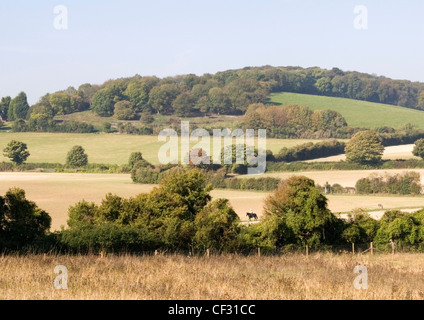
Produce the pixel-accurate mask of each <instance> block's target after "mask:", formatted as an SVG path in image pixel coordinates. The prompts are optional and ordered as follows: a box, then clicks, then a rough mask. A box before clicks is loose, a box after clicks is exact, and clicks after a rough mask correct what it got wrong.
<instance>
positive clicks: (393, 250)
mask: <svg viewBox="0 0 424 320" xmlns="http://www.w3.org/2000/svg"><path fill="white" fill-rule="evenodd" d="M390 242H391V244H392V254H393V255H394V254H395V243H394V241H393V240H390Z"/></svg>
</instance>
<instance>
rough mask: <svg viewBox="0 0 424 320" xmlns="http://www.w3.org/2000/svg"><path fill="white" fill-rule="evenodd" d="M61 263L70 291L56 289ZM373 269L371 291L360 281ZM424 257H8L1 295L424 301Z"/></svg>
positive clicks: (0, 270) (2, 267)
mask: <svg viewBox="0 0 424 320" xmlns="http://www.w3.org/2000/svg"><path fill="white" fill-rule="evenodd" d="M56 265H65V266H66V267H67V268H68V271H69V276H68V290H56V289H54V286H53V282H54V279H55V277H56V276H57V275H56V274H54V273H53V269H54V267H55V266H56ZM357 265H365V266H366V267H367V268H368V290H357V289H355V288H354V285H353V281H354V279H355V277H357V276H358V275H357V274H354V272H353V270H354V268H355V266H357ZM423 274H424V255H423V254H397V255H393V256H392V255H374V256H370V255H355V256H352V255H348V254H346V255H333V254H313V255H310V256H309V257H306V256H305V255H301V254H293V255H284V256H279V257H277V256H272V257H265V256H262V257H257V256H250V257H243V256H237V255H226V256H211V257H210V258H206V257H186V256H182V255H169V256H129V255H127V256H106V257H103V258H102V257H100V256H42V255H41V256H40V255H28V256H7V255H6V256H1V257H0V298H1V299H11V300H14V299H90V300H98V299H106V300H109V299H142V300H148V299H156V300H170V299H176V300H181V299H187V300H193V299H195V300H199V299H219V300H283V299H296V300H298V299H318V300H321V299H343V300H344V299H378V300H383V299H384V300H386V299H423V298H424V277H423Z"/></svg>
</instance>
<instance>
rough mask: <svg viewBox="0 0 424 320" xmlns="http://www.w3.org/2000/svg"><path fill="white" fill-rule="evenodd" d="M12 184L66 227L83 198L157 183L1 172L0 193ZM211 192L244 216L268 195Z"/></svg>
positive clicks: (103, 176) (115, 177) (113, 176)
mask: <svg viewBox="0 0 424 320" xmlns="http://www.w3.org/2000/svg"><path fill="white" fill-rule="evenodd" d="M11 187H19V188H22V189H24V190H25V191H26V197H27V199H30V200H32V201H35V202H36V203H37V205H38V206H39V207H40V208H43V209H44V210H46V211H47V212H48V213H49V214H50V216H51V217H52V230H59V229H60V227H61V226H62V225H63V226H66V221H67V219H68V208H69V206H71V205H74V204H76V203H77V202H78V201H80V200H82V199H85V200H87V201H93V202H95V203H98V204H99V203H100V202H101V200H102V199H103V198H104V197H105V195H106V194H107V193H109V192H111V193H113V194H116V195H119V196H121V197H132V196H135V195H137V194H140V193H143V192H150V191H151V190H152V189H153V188H154V187H155V185H147V184H136V183H133V182H132V181H131V178H130V175H128V174H84V173H34V172H23V173H21V172H9V173H6V172H1V173H0V194H1V195H3V194H4V193H5V192H6V191H7V190H8V189H9V188H11ZM211 194H212V197H213V198H227V199H229V200H230V203H231V204H232V205H233V207H234V208H235V209H236V211H237V213H239V215H240V217H241V218H242V219H245V218H246V217H245V214H246V212H248V211H250V209H253V210H254V211H255V212H259V213H260V212H262V206H263V202H262V201H263V199H264V197H265V196H266V195H267V194H266V193H264V192H244V191H234V190H213V191H212V193H211Z"/></svg>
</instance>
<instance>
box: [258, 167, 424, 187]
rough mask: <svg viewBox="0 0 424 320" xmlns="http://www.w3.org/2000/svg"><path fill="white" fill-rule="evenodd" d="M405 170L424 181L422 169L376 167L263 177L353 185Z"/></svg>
mask: <svg viewBox="0 0 424 320" xmlns="http://www.w3.org/2000/svg"><path fill="white" fill-rule="evenodd" d="M407 171H414V172H418V173H419V174H420V175H421V183H424V169H378V170H334V171H331V170H329V171H307V172H306V171H302V172H270V173H265V174H264V175H263V176H264V177H275V178H280V179H287V178H288V177H290V176H292V175H303V176H306V177H308V178H311V179H313V180H314V181H315V182H316V183H317V184H319V185H321V186H323V185H325V183H326V182H328V183H330V184H335V183H338V184H340V185H342V186H343V187H355V184H356V182H357V181H358V180H359V179H362V178H366V177H368V176H369V175H371V174H373V173H376V174H380V175H385V174H386V173H387V174H389V175H394V174H401V173H403V172H407Z"/></svg>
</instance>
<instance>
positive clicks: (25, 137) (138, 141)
mask: <svg viewBox="0 0 424 320" xmlns="http://www.w3.org/2000/svg"><path fill="white" fill-rule="evenodd" d="M11 140H18V141H22V142H24V143H26V144H27V145H28V150H29V152H30V153H31V155H30V157H29V158H28V161H27V162H30V163H31V162H32V163H65V158H66V154H67V153H68V152H69V150H70V149H71V148H72V147H73V146H74V145H81V146H82V147H83V148H84V149H85V151H86V153H87V154H88V161H89V162H90V163H104V164H118V165H120V164H126V163H128V158H129V156H130V154H131V152H134V151H140V152H141V153H142V154H143V157H144V158H145V159H146V160H147V161H149V162H151V163H153V164H158V163H159V160H158V151H159V149H160V147H161V146H162V145H164V144H165V142H161V141H158V137H157V136H142V135H123V134H113V133H99V134H92V133H88V134H83V133H39V132H18V133H12V132H0V150H3V149H4V148H5V147H6V145H7V144H8V143H9V142H10V141H11ZM319 141H322V140H305V139H296V140H294V139H267V141H266V143H267V149H269V150H271V151H272V152H273V153H278V151H280V150H281V148H283V147H289V148H290V147H293V146H295V145H299V144H303V143H307V142H319ZM196 143H197V142H196V141H194V142H192V143H191V146H194V145H195V144H196ZM256 145H257V143H256ZM212 146H213V143H212V141H211V149H212ZM1 161H9V159H7V158H6V157H4V156H3V152H1V153H0V162H1Z"/></svg>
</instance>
